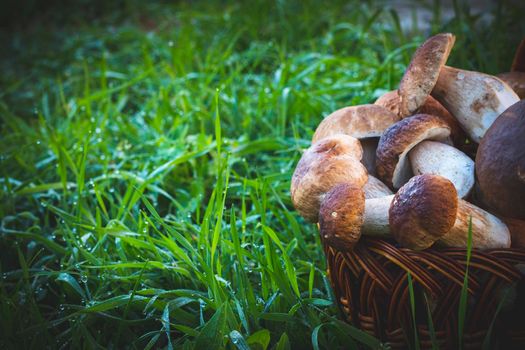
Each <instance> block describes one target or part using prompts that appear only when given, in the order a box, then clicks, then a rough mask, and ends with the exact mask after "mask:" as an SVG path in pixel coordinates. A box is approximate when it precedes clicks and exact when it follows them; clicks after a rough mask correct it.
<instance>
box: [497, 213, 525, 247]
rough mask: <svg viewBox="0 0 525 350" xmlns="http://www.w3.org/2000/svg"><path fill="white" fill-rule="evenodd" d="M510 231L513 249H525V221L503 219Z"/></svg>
mask: <svg viewBox="0 0 525 350" xmlns="http://www.w3.org/2000/svg"><path fill="white" fill-rule="evenodd" d="M502 220H503V222H504V223H505V225H507V227H508V228H509V231H510V236H511V242H512V248H525V220H519V219H513V218H505V217H503V218H502Z"/></svg>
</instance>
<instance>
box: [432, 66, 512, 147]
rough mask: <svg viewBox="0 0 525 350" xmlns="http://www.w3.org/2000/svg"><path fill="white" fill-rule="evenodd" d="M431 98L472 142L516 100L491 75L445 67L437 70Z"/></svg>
mask: <svg viewBox="0 0 525 350" xmlns="http://www.w3.org/2000/svg"><path fill="white" fill-rule="evenodd" d="M432 96H433V97H435V98H436V99H437V100H438V101H439V102H440V103H441V104H442V105H443V106H444V107H445V108H446V109H447V110H449V111H450V113H452V114H453V115H454V116H455V117H456V118H457V120H458V121H459V123H460V124H461V126H462V128H463V130H465V132H466V133H467V134H468V135H469V137H470V138H471V139H472V140H473V141H474V142H476V143H479V142H480V141H481V138H482V137H483V135H485V132H486V131H487V129H488V128H489V127H490V126H491V125H492V123H493V122H494V120H495V119H496V117H497V116H498V115H500V114H501V113H502V112H503V111H504V110H506V109H507V108H508V107H510V106H511V105H513V104H514V103H516V102H518V101H519V97H518V95H516V93H515V92H514V91H513V90H512V89H511V88H510V87H509V86H508V85H507V84H505V83H504V82H503V81H502V80H500V79H498V78H496V77H495V76H492V75H488V74H484V73H479V72H472V71H467V70H462V69H457V68H452V67H447V66H444V67H443V68H441V72H440V74H439V78H438V80H437V83H436V85H435V87H434V90H432Z"/></svg>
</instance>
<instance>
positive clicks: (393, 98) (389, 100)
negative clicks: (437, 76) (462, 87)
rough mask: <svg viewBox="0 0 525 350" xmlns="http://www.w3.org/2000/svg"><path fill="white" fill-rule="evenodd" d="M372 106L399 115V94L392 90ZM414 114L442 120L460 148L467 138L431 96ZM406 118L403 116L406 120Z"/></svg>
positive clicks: (450, 116) (445, 110) (447, 112)
mask: <svg viewBox="0 0 525 350" xmlns="http://www.w3.org/2000/svg"><path fill="white" fill-rule="evenodd" d="M374 104H376V105H378V106H382V107H385V108H386V109H388V110H390V111H392V112H393V113H396V114H398V113H399V94H398V90H392V91H389V92H387V93H386V94H384V95H382V96H380V97H379V98H378V99H377V100H376V101H375V102H374ZM416 112H417V113H415V114H432V115H435V116H436V117H439V118H441V119H443V120H444V121H445V122H446V123H447V124H448V126H449V127H450V137H451V138H452V141H453V142H454V144H455V145H458V146H461V145H463V144H464V143H465V139H466V138H467V136H466V134H465V132H464V131H463V130H462V129H461V125H459V122H458V121H457V119H456V118H454V116H452V114H450V112H449V111H447V109H446V108H445V107H443V106H442V105H441V103H439V101H437V100H436V99H435V98H433V97H432V96H431V95H428V96H427V98H426V100H425V102H424V103H423V104H422V105H421V106H420V107H419V108H418V109H417V111H416ZM406 117H407V116H404V118H406Z"/></svg>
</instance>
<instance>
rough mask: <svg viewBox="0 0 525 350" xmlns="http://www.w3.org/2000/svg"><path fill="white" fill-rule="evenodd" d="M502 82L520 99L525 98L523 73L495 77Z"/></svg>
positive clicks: (515, 72) (501, 74) (524, 73)
mask: <svg viewBox="0 0 525 350" xmlns="http://www.w3.org/2000/svg"><path fill="white" fill-rule="evenodd" d="M496 76H497V77H498V78H499V79H501V80H503V81H504V82H505V83H506V84H507V85H508V86H509V87H510V88H511V89H512V90H514V92H515V93H516V94H517V95H518V97H519V98H520V99H522V100H523V99H524V98H525V72H517V71H514V72H507V73H500V74H498V75H496Z"/></svg>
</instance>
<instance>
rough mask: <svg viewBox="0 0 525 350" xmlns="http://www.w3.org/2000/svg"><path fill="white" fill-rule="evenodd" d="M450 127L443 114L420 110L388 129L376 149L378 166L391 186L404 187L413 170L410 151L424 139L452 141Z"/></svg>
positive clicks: (378, 173) (380, 175) (383, 177)
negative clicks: (409, 158)
mask: <svg viewBox="0 0 525 350" xmlns="http://www.w3.org/2000/svg"><path fill="white" fill-rule="evenodd" d="M449 136H450V127H449V126H448V125H447V123H446V122H445V121H443V120H442V119H440V118H439V117H436V116H433V115H430V114H416V115H414V116H411V117H408V118H405V119H403V120H401V121H399V122H397V123H395V124H393V125H392V126H390V127H389V128H388V129H386V130H385V132H384V133H383V135H382V136H381V138H380V139H379V145H378V146H377V151H376V170H377V175H378V177H379V179H381V180H382V181H383V182H384V183H385V184H386V185H387V186H389V187H390V188H399V187H401V186H402V185H403V184H404V183H405V182H406V181H408V179H409V178H410V176H411V174H412V172H411V170H410V165H409V164H408V162H406V155H407V153H408V152H409V151H410V150H411V149H412V148H413V147H414V146H415V145H417V144H418V143H420V142H421V141H424V140H436V141H445V142H446V141H448V140H449Z"/></svg>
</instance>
